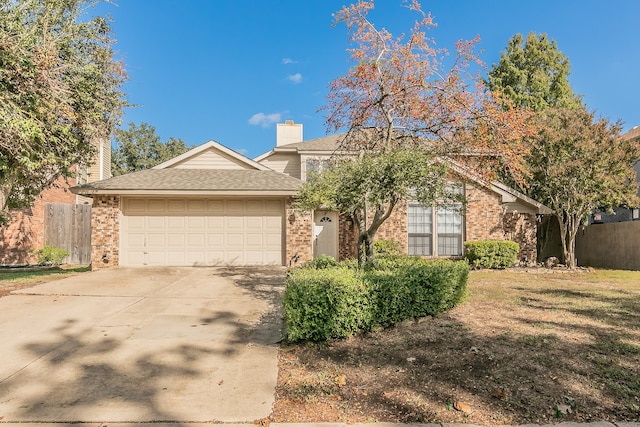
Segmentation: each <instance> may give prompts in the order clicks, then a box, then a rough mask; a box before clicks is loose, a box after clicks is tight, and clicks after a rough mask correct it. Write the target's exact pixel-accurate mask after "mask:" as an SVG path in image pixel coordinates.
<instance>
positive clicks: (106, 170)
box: [102, 138, 113, 179]
mask: <svg viewBox="0 0 640 427" xmlns="http://www.w3.org/2000/svg"><path fill="white" fill-rule="evenodd" d="M102 144H103V147H104V148H103V152H102V153H103V155H102V176H103V178H102V179H109V178H111V177H112V176H113V174H112V173H111V140H110V139H109V138H105V139H104V141H103V142H102Z"/></svg>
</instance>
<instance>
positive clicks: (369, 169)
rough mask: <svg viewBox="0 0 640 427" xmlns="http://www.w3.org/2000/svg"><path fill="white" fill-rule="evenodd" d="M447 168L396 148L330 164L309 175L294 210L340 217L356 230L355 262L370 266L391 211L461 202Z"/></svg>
mask: <svg viewBox="0 0 640 427" xmlns="http://www.w3.org/2000/svg"><path fill="white" fill-rule="evenodd" d="M447 176H448V167H447V165H446V164H444V163H442V162H438V161H437V159H436V158H434V157H433V156H432V155H431V154H430V153H428V152H426V151H424V150H415V149H405V148H398V149H395V150H390V151H387V152H369V153H362V154H361V156H360V157H348V156H347V157H342V158H336V159H334V160H333V161H332V162H331V163H330V164H329V167H328V169H326V170H324V171H323V172H322V173H312V174H311V175H310V176H309V177H308V178H307V182H306V183H305V184H304V186H303V187H302V189H301V190H300V192H299V194H298V199H297V207H298V208H299V209H303V210H312V209H315V208H317V207H318V206H322V207H325V208H328V209H331V210H337V211H339V212H344V213H346V214H347V215H349V217H351V218H352V219H353V222H354V225H355V226H356V228H357V230H358V263H359V265H360V266H363V265H364V264H371V263H373V260H374V259H373V258H374V247H373V246H374V245H373V244H374V237H375V234H376V232H377V231H378V229H379V228H380V226H381V225H382V224H383V223H384V221H386V220H387V219H388V218H389V216H390V215H391V213H392V212H393V209H394V208H395V206H396V205H397V204H398V202H400V201H401V200H406V199H407V198H409V197H410V198H412V199H415V200H417V201H419V202H420V203H423V204H429V205H431V204H435V203H439V204H447V203H452V202H454V201H455V202H458V201H461V195H460V194H459V193H457V192H455V191H454V189H453V188H452V187H450V186H449V185H447Z"/></svg>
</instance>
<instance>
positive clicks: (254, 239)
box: [245, 233, 264, 248]
mask: <svg viewBox="0 0 640 427" xmlns="http://www.w3.org/2000/svg"><path fill="white" fill-rule="evenodd" d="M263 241H264V236H263V235H262V234H257V233H247V234H246V236H245V242H246V244H247V246H249V248H251V247H253V246H262V245H263Z"/></svg>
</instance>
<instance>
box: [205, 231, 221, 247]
mask: <svg viewBox="0 0 640 427" xmlns="http://www.w3.org/2000/svg"><path fill="white" fill-rule="evenodd" d="M223 245H224V234H222V233H216V234H211V233H209V234H207V246H209V247H222V246H223Z"/></svg>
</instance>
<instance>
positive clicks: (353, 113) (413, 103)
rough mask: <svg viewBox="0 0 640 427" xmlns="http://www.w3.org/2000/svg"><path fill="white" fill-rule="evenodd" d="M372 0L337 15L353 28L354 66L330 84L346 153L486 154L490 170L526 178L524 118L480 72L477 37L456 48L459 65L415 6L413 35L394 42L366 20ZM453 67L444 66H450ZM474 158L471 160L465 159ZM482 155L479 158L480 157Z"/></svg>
mask: <svg viewBox="0 0 640 427" xmlns="http://www.w3.org/2000/svg"><path fill="white" fill-rule="evenodd" d="M373 7H374V4H373V1H372V0H360V1H359V2H358V3H356V4H352V5H350V6H348V7H344V8H343V9H342V10H341V11H339V12H338V13H336V15H335V18H336V23H344V24H345V25H346V26H347V29H348V33H349V40H350V42H351V43H352V44H353V45H354V47H353V48H351V49H349V52H350V54H351V60H352V62H353V63H354V65H353V66H352V67H351V68H350V69H349V70H348V72H347V74H346V75H344V76H342V77H339V78H337V79H335V80H334V81H333V82H332V83H331V84H330V92H329V95H328V102H327V104H326V106H325V107H324V108H323V110H324V111H326V112H327V130H328V131H329V132H335V131H339V130H343V129H346V130H347V134H346V138H345V139H344V141H343V142H342V146H343V148H346V149H349V150H352V151H356V152H357V151H360V150H364V151H385V150H390V149H394V148H395V147H400V146H404V147H407V146H413V147H416V148H420V149H421V150H427V151H429V152H430V153H432V154H434V155H455V154H469V152H473V153H474V154H475V155H482V157H483V161H484V162H485V163H486V165H487V166H490V165H491V164H494V166H500V167H505V166H506V167H508V168H509V170H510V171H511V173H512V174H513V175H514V176H515V177H516V178H521V177H522V174H523V173H524V169H523V167H522V166H523V163H522V161H521V159H522V154H523V153H526V152H527V147H526V145H523V144H522V138H521V137H522V135H524V134H528V133H529V132H530V131H531V129H530V128H529V127H528V124H527V118H528V116H529V115H528V114H527V112H526V111H523V110H521V109H514V108H507V109H506V110H504V109H503V108H501V105H503V104H504V105H508V104H509V103H510V101H509V100H508V99H507V100H504V101H500V102H498V100H496V99H495V98H494V96H493V95H492V94H491V93H490V92H489V91H487V87H486V85H484V83H483V82H482V81H481V79H480V78H479V76H478V74H477V73H476V71H477V68H478V66H479V65H480V66H481V65H482V62H481V61H480V60H479V59H478V58H477V56H476V55H475V52H474V50H475V46H476V45H477V43H478V41H479V38H478V37H476V39H474V40H470V41H462V40H460V41H458V42H457V44H456V48H455V55H452V56H453V59H451V58H450V57H449V56H448V52H447V51H446V50H445V49H438V48H436V47H435V46H436V43H435V41H434V40H433V39H431V38H429V37H427V32H428V30H429V29H430V28H431V27H432V26H434V25H435V24H434V22H433V20H432V18H431V16H430V15H428V14H425V13H424V12H423V11H422V9H421V7H420V4H419V3H418V2H417V1H415V0H414V1H412V2H411V3H410V4H409V9H411V10H413V11H414V12H416V13H417V16H418V17H419V20H418V21H416V22H415V23H414V25H413V27H412V29H411V31H410V32H409V34H408V35H406V36H405V35H404V34H403V35H401V36H399V37H394V36H393V35H392V34H391V33H390V32H389V31H387V30H386V29H378V28H376V27H375V25H374V24H373V23H372V22H371V21H370V19H369V18H368V14H369V12H370V11H371V10H372V9H373ZM446 63H450V64H451V65H449V66H445V65H444V64H446ZM467 157H469V156H467ZM479 157H481V156H476V158H479Z"/></svg>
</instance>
